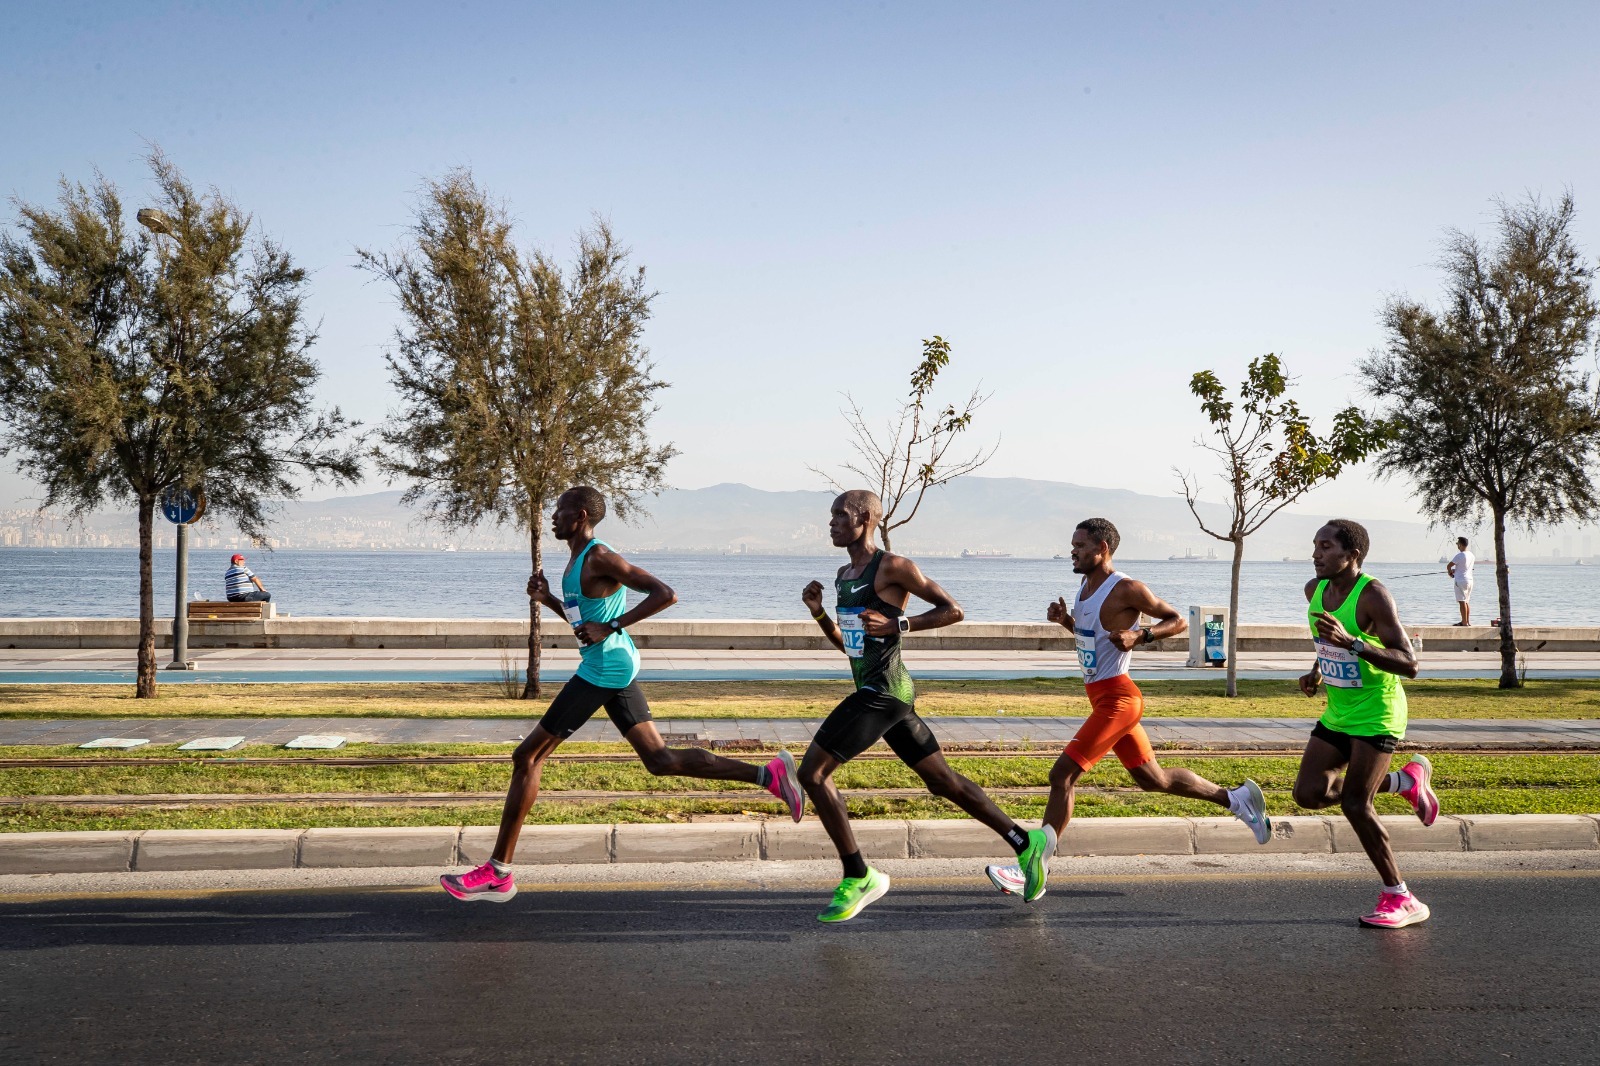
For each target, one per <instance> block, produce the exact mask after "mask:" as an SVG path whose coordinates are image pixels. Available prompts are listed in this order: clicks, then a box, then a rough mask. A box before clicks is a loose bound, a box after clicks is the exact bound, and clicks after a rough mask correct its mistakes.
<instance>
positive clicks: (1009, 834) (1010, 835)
mask: <svg viewBox="0 0 1600 1066" xmlns="http://www.w3.org/2000/svg"><path fill="white" fill-rule="evenodd" d="M1000 835H1001V836H1003V837H1005V838H1006V843H1007V844H1010V845H1011V850H1012V851H1014V852H1016V853H1017V854H1018V855H1021V854H1022V853H1023V852H1024V851H1027V850H1028V834H1027V832H1026V831H1025V830H1024V829H1023V828H1022V826H1020V825H1018V824H1017V823H1016V822H1012V823H1011V828H1010V829H1007V830H1006V831H1005V832H1004V833H1002V834H1000Z"/></svg>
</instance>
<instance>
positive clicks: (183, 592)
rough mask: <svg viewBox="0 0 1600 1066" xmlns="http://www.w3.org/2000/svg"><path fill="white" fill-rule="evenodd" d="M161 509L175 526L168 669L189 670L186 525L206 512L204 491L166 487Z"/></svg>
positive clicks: (187, 528) (187, 540)
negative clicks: (170, 657)
mask: <svg viewBox="0 0 1600 1066" xmlns="http://www.w3.org/2000/svg"><path fill="white" fill-rule="evenodd" d="M161 513H162V514H164V515H166V518H167V521H169V522H171V523H172V524H173V525H174V526H177V527H178V549H177V556H178V566H177V571H178V576H177V582H176V586H175V588H174V590H173V608H172V662H170V663H168V664H167V669H168V670H193V669H194V663H193V662H191V661H190V660H189V603H188V600H189V527H190V526H191V525H193V524H194V523H195V522H198V521H199V520H200V516H201V515H203V514H205V513H206V494H205V493H204V492H201V491H200V490H199V489H177V488H174V489H168V490H167V492H166V494H165V495H164V496H163V497H162V499H161Z"/></svg>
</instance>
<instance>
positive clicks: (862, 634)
mask: <svg viewBox="0 0 1600 1066" xmlns="http://www.w3.org/2000/svg"><path fill="white" fill-rule="evenodd" d="M863 610H865V608H863V607H840V608H839V635H840V636H841V637H843V638H844V653H845V654H846V655H848V656H850V658H852V659H859V658H861V656H862V655H863V654H864V653H865V652H866V649H867V630H866V626H865V625H864V624H863V623H862V621H861V612H862V611H863Z"/></svg>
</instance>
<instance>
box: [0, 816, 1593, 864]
mask: <svg viewBox="0 0 1600 1066" xmlns="http://www.w3.org/2000/svg"><path fill="white" fill-rule="evenodd" d="M1383 821H1384V825H1385V827H1386V828H1387V829H1388V830H1389V837H1390V840H1391V841H1392V842H1393V843H1394V846H1395V850H1396V851H1401V852H1406V851H1479V852H1487V851H1549V850H1577V851H1600V815H1592V814H1468V815H1460V816H1456V817H1450V816H1443V817H1441V818H1440V819H1439V820H1438V821H1437V822H1436V823H1435V824H1434V825H1433V826H1432V827H1431V828H1426V829H1425V828H1423V827H1422V826H1421V825H1420V824H1418V822H1417V820H1416V819H1415V818H1411V817H1405V816H1387V817H1385V818H1384V819H1383ZM853 826H854V829H855V833H856V839H857V841H858V842H859V843H860V845H861V850H862V852H863V853H864V854H866V855H867V856H868V857H870V858H874V859H877V858H882V859H905V858H911V859H1001V860H1003V859H1007V858H1009V857H1010V856H1009V853H1008V849H1007V848H1006V846H1005V844H1004V843H1003V842H1001V840H1000V838H999V837H997V836H996V835H995V834H994V833H993V832H991V831H990V830H988V829H986V828H985V827H983V826H981V825H979V824H977V823H976V822H971V821H966V820H963V819H933V820H928V821H901V820H890V819H881V820H867V821H859V822H855V823H853ZM494 838H495V829H494V828H493V827H492V826H464V827H458V826H425V827H417V828H370V829H335V828H328V829H145V830H133V831H128V832H89V833H6V834H0V874H57V873H115V872H125V871H140V872H142V871H151V870H274V869H297V868H305V869H353V868H360V867H380V866H438V867H440V868H446V867H453V866H469V865H473V864H476V863H480V862H482V861H483V860H484V859H485V858H486V857H487V856H488V854H489V850H490V849H491V848H492V847H493V846H494ZM1360 850H1361V847H1360V844H1359V842H1358V841H1357V840H1356V837H1355V834H1354V833H1353V832H1351V830H1350V826H1349V825H1348V824H1347V823H1346V822H1345V820H1344V819H1343V818H1337V817H1324V816H1298V817H1284V818H1275V819H1273V838H1272V840H1270V841H1269V842H1268V843H1267V844H1266V845H1265V846H1262V845H1257V844H1256V842H1255V839H1254V838H1253V837H1251V835H1250V833H1249V832H1248V830H1246V829H1245V827H1244V826H1242V825H1240V824H1239V823H1238V822H1237V821H1235V820H1233V819H1231V818H1080V819H1078V820H1076V821H1074V822H1073V823H1072V825H1071V826H1070V827H1069V828H1068V830H1067V833H1066V835H1065V837H1064V838H1063V840H1062V841H1061V848H1060V853H1061V854H1063V855H1236V854H1253V853H1256V852H1289V853H1299V854H1316V853H1322V854H1332V853H1336V852H1358V851H1360ZM833 857H834V850H833V845H832V844H831V843H830V842H829V841H828V838H827V835H826V834H825V833H824V832H823V830H822V826H821V825H820V824H819V823H817V822H816V821H814V820H810V819H808V820H807V821H806V822H804V823H802V824H800V825H795V824H793V823H791V822H779V821H761V822H758V821H737V822H696V823H690V824H682V823H670V824H659V823H657V824H622V825H530V826H527V827H525V828H524V829H523V830H522V837H521V840H520V846H519V847H518V855H517V862H518V863H519V864H520V865H535V864H547V863H584V864H591V863H592V864H609V863H626V862H719V861H720V862H739V861H749V860H756V859H764V860H770V861H783V860H801V859H829V858H833Z"/></svg>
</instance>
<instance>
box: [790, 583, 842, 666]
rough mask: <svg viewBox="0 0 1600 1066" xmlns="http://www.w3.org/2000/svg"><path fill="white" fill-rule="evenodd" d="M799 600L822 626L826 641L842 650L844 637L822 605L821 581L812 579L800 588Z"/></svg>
mask: <svg viewBox="0 0 1600 1066" xmlns="http://www.w3.org/2000/svg"><path fill="white" fill-rule="evenodd" d="M800 602H801V603H803V604H805V605H806V610H808V611H810V612H811V617H812V619H813V620H814V621H815V622H816V623H817V625H819V626H821V627H822V635H823V636H825V637H827V638H828V643H829V644H832V645H833V646H834V647H835V648H837V649H839V650H840V651H844V637H843V636H841V635H840V633H839V627H838V625H837V624H835V622H834V620H833V616H831V615H830V614H828V612H827V610H826V608H824V607H823V606H822V582H820V581H813V582H811V584H809V585H807V586H806V587H805V588H804V589H802V590H801V592H800Z"/></svg>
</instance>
